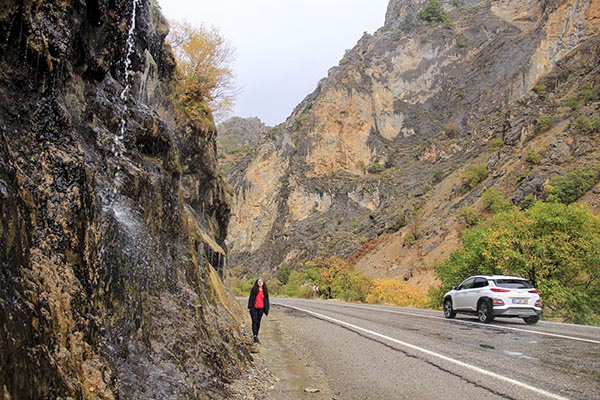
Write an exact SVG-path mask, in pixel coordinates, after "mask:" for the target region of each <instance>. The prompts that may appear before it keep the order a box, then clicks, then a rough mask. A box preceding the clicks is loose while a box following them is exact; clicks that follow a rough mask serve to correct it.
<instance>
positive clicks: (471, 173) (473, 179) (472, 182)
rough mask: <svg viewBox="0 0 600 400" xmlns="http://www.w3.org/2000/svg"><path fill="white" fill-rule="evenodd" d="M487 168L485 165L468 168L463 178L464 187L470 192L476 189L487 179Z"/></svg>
mask: <svg viewBox="0 0 600 400" xmlns="http://www.w3.org/2000/svg"><path fill="white" fill-rule="evenodd" d="M487 174H488V172H487V167H486V166H485V165H473V166H470V167H468V168H467V170H466V171H465V173H464V174H463V177H462V182H463V186H465V187H466V188H467V189H468V190H471V189H474V188H475V187H476V186H477V185H479V184H480V183H481V182H483V180H484V179H485V178H487Z"/></svg>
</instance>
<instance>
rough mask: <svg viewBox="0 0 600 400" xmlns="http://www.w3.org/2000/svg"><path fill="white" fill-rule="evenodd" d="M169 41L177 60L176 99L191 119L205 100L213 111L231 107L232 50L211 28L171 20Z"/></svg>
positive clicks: (232, 93)
mask: <svg viewBox="0 0 600 400" xmlns="http://www.w3.org/2000/svg"><path fill="white" fill-rule="evenodd" d="M168 39H169V43H170V44H171V47H172V48H173V51H174V53H175V58H176V60H177V83H176V87H175V91H176V98H177V100H178V103H179V104H180V105H181V106H182V108H183V111H184V112H186V113H187V114H191V115H188V116H189V117H191V118H192V119H198V118H199V117H202V114H203V113H204V112H205V110H204V107H201V106H197V105H196V103H197V104H202V103H204V102H205V101H206V102H208V105H209V107H210V109H212V111H213V112H214V113H215V114H217V115H218V114H223V113H226V112H228V111H230V110H231V108H232V106H233V101H234V98H235V95H236V90H235V87H234V75H233V72H232V68H231V63H232V62H233V59H234V50H233V48H232V47H231V46H230V45H229V44H228V43H227V41H226V40H225V38H224V37H223V36H221V34H220V33H219V32H218V31H217V30H216V29H215V28H211V29H209V28H206V27H205V26H203V25H201V26H200V27H196V26H193V25H191V24H189V23H187V22H184V23H179V22H173V23H172V24H171V30H170V32H169V38H168Z"/></svg>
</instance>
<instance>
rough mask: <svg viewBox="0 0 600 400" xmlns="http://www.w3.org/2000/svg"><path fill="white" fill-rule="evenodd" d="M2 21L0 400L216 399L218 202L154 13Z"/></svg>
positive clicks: (224, 201)
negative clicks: (179, 115)
mask: <svg viewBox="0 0 600 400" xmlns="http://www.w3.org/2000/svg"><path fill="white" fill-rule="evenodd" d="M0 5H1V6H0V37H1V38H2V40H1V41H0V54H1V56H0V71H1V72H0V215H1V221H0V252H1V256H0V398H1V399H7V400H8V399H42V398H44V399H51V398H52V399H55V398H78V399H82V398H85V399H87V398H90V399H91V398H94V399H117V398H120V399H148V398H155V399H167V398H168V399H174V398H186V399H221V398H230V397H229V396H228V392H227V390H225V389H224V385H225V384H226V383H227V382H228V381H229V380H231V379H233V378H234V377H235V376H236V374H238V369H239V366H240V365H243V364H244V363H246V362H247V361H248V360H249V354H248V352H247V349H246V348H245V347H244V346H243V345H242V344H241V340H240V337H239V336H240V334H239V326H238V322H236V320H235V318H234V314H233V313H232V311H231V307H232V303H231V302H230V300H229V299H228V297H227V295H226V293H225V292H224V290H223V288H222V286H221V282H220V278H219V276H218V274H217V271H215V269H217V270H219V269H220V268H222V267H223V263H224V253H225V252H224V250H223V247H224V240H225V235H226V230H227V221H228V217H229V210H230V199H229V197H228V194H227V192H226V191H225V189H224V185H223V183H222V179H221V177H220V176H219V175H218V173H217V170H216V166H217V162H216V146H215V128H214V125H213V124H212V123H210V117H208V118H209V119H208V120H207V123H206V126H204V127H198V126H195V125H193V124H192V123H190V122H188V121H185V120H175V119H174V117H173V116H174V115H176V113H175V112H174V111H173V105H172V104H171V102H170V100H169V97H168V95H167V94H168V90H169V86H168V85H169V82H170V81H171V79H172V76H173V70H174V60H173V56H172V53H171V51H170V49H169V48H168V47H167V46H165V44H164V38H165V36H166V34H167V32H168V26H167V24H166V22H165V21H164V19H163V17H162V16H161V14H160V12H159V9H158V5H157V3H156V2H155V1H148V0H127V1H120V0H119V1H107V0H85V1H72V0H59V1H39V0H20V1H12V0H2V1H1V2H0ZM213 267H214V268H213ZM234 303H235V302H234Z"/></svg>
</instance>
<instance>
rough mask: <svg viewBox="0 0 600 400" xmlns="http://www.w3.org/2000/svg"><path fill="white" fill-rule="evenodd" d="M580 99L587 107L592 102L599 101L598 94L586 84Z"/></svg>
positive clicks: (582, 88) (580, 93)
mask: <svg viewBox="0 0 600 400" xmlns="http://www.w3.org/2000/svg"><path fill="white" fill-rule="evenodd" d="M579 98H580V99H581V101H582V102H583V104H585V105H586V106H587V105H588V104H590V103H591V102H592V101H596V100H598V93H596V91H595V90H593V89H592V87H591V85H590V84H584V85H582V87H581V90H580V92H579Z"/></svg>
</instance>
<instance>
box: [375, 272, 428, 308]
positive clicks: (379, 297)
mask: <svg viewBox="0 0 600 400" xmlns="http://www.w3.org/2000/svg"><path fill="white" fill-rule="evenodd" d="M427 301H428V300H427V292H426V291H425V290H422V289H419V288H417V287H415V286H412V285H409V284H408V283H406V282H403V281H399V280H394V279H375V280H374V281H373V284H372V286H371V290H370V292H369V295H368V296H367V299H366V302H367V303H369V304H391V305H396V306H402V307H416V308H425V307H426V306H427Z"/></svg>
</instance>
